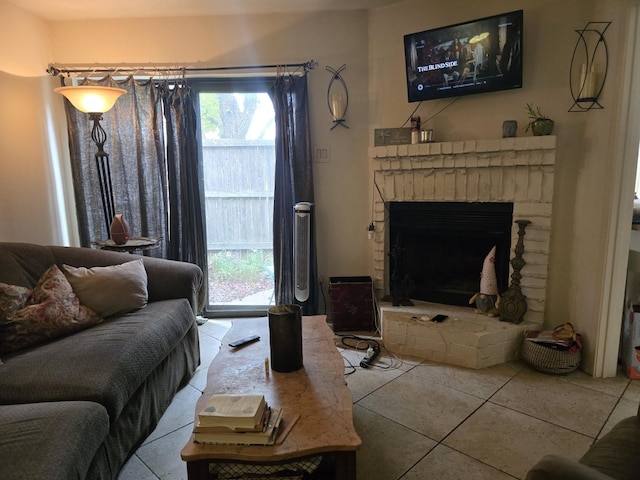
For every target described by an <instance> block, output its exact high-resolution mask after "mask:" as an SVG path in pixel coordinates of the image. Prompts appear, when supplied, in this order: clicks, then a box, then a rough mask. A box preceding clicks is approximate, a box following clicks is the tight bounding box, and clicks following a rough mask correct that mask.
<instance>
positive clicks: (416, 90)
mask: <svg viewBox="0 0 640 480" xmlns="http://www.w3.org/2000/svg"><path fill="white" fill-rule="evenodd" d="M404 54H405V62H406V71H407V91H408V97H409V102H419V101H423V100H432V99H436V98H445V97H456V96H460V95H468V94H473V93H483V92H494V91H497V90H508V89H512V88H521V87H522V10H518V11H515V12H510V13H503V14H501V15H494V16H492V17H486V18H481V19H478V20H472V21H470V22H465V23H458V24H456V25H450V26H447V27H441V28H434V29H432V30H425V31H423V32H418V33H412V34H410V35H405V36H404Z"/></svg>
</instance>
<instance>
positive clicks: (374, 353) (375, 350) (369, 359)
mask: <svg viewBox="0 0 640 480" xmlns="http://www.w3.org/2000/svg"><path fill="white" fill-rule="evenodd" d="M378 355H380V347H378V346H377V345H374V346H370V347H369V348H368V349H367V356H366V357H365V358H363V359H362V361H361V362H360V366H361V367H362V368H369V365H372V364H373V362H374V361H375V359H376V358H377V357H378Z"/></svg>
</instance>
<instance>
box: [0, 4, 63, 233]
mask: <svg viewBox="0 0 640 480" xmlns="http://www.w3.org/2000/svg"><path fill="white" fill-rule="evenodd" d="M0 45H3V47H2V48H1V49H0V241H22V242H33V243H45V244H47V243H55V244H60V243H65V241H66V239H67V238H68V236H67V231H66V228H62V227H61V224H63V223H64V217H65V215H64V213H60V212H59V209H58V205H59V203H58V201H57V199H56V189H55V187H54V184H55V181H54V179H55V178H56V176H58V169H57V160H56V158H55V155H53V154H52V153H51V152H50V148H49V144H50V140H52V137H51V135H52V134H53V132H52V130H51V129H50V128H49V127H50V121H49V120H50V118H51V111H50V103H51V97H52V96H53V92H52V85H53V81H52V79H51V78H50V77H49V76H47V75H46V73H45V69H46V66H47V63H48V62H49V61H50V56H49V26H48V24H46V23H45V22H44V21H41V20H39V19H37V18H35V17H34V16H32V15H30V14H28V13H26V12H24V11H23V10H21V9H19V8H17V7H14V6H13V5H11V4H10V3H8V2H6V1H4V0H0ZM53 143H54V144H55V143H57V142H56V141H53Z"/></svg>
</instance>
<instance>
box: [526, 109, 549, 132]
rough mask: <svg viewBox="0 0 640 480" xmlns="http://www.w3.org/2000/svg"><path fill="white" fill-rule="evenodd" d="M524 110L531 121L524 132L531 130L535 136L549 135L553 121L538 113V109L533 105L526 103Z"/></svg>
mask: <svg viewBox="0 0 640 480" xmlns="http://www.w3.org/2000/svg"><path fill="white" fill-rule="evenodd" d="M526 110H527V112H528V114H529V118H530V119H531V121H530V122H529V123H528V124H527V127H526V128H525V129H524V131H525V132H528V131H529V129H531V132H532V133H533V134H534V135H535V136H540V135H551V132H553V126H554V121H553V120H551V119H550V118H549V117H547V116H546V115H543V114H542V112H540V107H536V106H535V105H534V104H533V103H527V106H526Z"/></svg>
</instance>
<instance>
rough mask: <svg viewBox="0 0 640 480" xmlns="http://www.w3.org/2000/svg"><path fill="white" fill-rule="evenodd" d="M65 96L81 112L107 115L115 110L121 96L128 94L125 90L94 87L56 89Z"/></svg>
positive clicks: (55, 90) (81, 86) (80, 86)
mask: <svg viewBox="0 0 640 480" xmlns="http://www.w3.org/2000/svg"><path fill="white" fill-rule="evenodd" d="M54 92H57V93H59V94H61V95H64V96H65V97H66V98H67V99H68V100H69V101H70V102H71V104H72V105H73V106H74V107H76V108H77V109H78V110H80V111H81V112H85V113H105V112H108V111H109V110H111V109H112V108H113V106H114V105H115V103H116V100H118V97H120V95H123V94H125V93H127V91H126V90H125V89H123V88H113V87H93V86H90V85H79V86H75V87H58V88H56V89H54Z"/></svg>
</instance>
